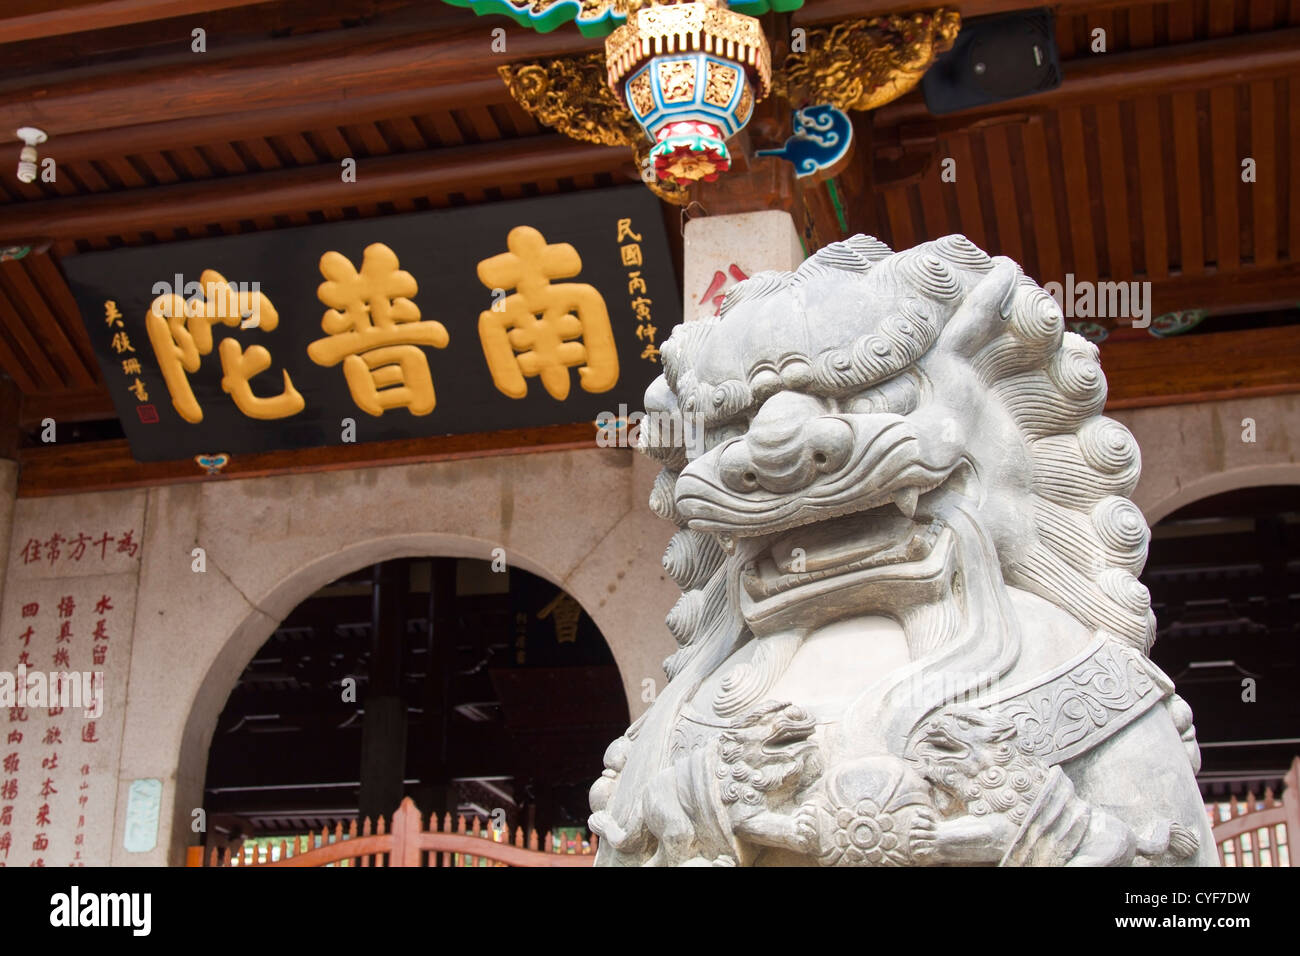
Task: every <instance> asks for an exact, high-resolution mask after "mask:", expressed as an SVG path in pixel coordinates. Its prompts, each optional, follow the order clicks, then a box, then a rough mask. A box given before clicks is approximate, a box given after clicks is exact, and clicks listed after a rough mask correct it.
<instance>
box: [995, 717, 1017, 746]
mask: <svg viewBox="0 0 1300 956" xmlns="http://www.w3.org/2000/svg"><path fill="white" fill-rule="evenodd" d="M1015 735H1016V725H1015V724H1013V723H1011V722H1010V721H1007V722H1006V723H1003V724H1001V725H1000V726H999V727H998V728H997V729H996V730H995V731H994V732H993V737H992V740H993V742H994V743H999V744H1000V743H1002V742H1003V741H1004V740H1010V739H1011V738H1012V737H1014V736H1015Z"/></svg>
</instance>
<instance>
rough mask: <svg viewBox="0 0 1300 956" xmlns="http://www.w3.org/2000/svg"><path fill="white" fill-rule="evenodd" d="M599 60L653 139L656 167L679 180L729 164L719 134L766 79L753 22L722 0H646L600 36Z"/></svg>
mask: <svg viewBox="0 0 1300 956" xmlns="http://www.w3.org/2000/svg"><path fill="white" fill-rule="evenodd" d="M634 2H635V0H634ZM605 65H606V69H607V71H608V73H609V86H610V89H611V90H612V91H613V93H614V95H615V96H617V97H618V98H619V100H620V102H622V103H623V105H625V106H626V107H627V108H628V110H629V111H631V113H632V115H633V116H634V117H635V118H636V120H637V122H638V123H640V124H641V126H642V127H643V128H644V129H645V131H646V134H647V135H648V136H649V137H650V140H651V141H652V142H653V143H654V146H653V147H652V148H651V150H650V156H651V157H652V159H653V161H654V166H655V171H656V174H657V175H658V176H659V177H660V178H661V179H666V180H669V181H671V182H675V183H677V184H679V185H686V184H688V183H692V182H699V181H703V182H712V181H713V180H715V179H717V178H718V174H719V173H722V172H725V171H726V170H727V169H728V168H730V166H731V153H730V152H729V151H728V149H727V143H726V141H727V140H728V139H730V138H731V137H732V136H735V135H736V134H737V133H738V132H740V131H741V130H742V129H743V128H744V126H745V124H746V123H748V122H749V118H750V116H751V115H752V114H753V112H754V103H755V102H756V101H758V100H761V99H762V98H763V97H765V96H767V94H768V92H769V91H770V90H771V87H772V62H771V51H770V50H769V49H768V45H767V39H766V37H764V36H763V29H762V26H761V24H760V23H759V21H758V20H756V19H755V18H753V17H749V16H745V15H744V14H741V13H736V12H734V11H732V10H728V9H727V6H726V4H725V3H724V2H723V0H649V2H648V3H647V4H646V5H643V6H641V7H639V8H638V9H634V10H631V11H630V12H629V13H628V17H627V22H626V23H625V24H624V25H623V26H621V27H619V28H618V29H616V30H615V31H614V32H613V33H611V34H610V35H609V37H607V38H606V40H605Z"/></svg>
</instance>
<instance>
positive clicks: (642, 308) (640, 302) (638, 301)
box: [632, 296, 654, 322]
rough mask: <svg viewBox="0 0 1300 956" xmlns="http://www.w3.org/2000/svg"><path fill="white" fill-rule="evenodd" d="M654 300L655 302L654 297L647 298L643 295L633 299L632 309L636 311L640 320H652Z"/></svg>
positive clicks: (637, 318)
mask: <svg viewBox="0 0 1300 956" xmlns="http://www.w3.org/2000/svg"><path fill="white" fill-rule="evenodd" d="M652 302H654V300H653V299H646V298H642V297H641V296H637V297H636V298H635V299H633V300H632V311H633V312H635V313H636V320H637V321H638V322H649V321H650V305H651V303H652Z"/></svg>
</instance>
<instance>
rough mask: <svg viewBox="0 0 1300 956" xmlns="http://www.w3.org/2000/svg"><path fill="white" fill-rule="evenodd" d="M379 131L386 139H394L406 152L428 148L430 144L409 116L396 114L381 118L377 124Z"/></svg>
mask: <svg viewBox="0 0 1300 956" xmlns="http://www.w3.org/2000/svg"><path fill="white" fill-rule="evenodd" d="M376 125H377V126H378V127H379V133H380V135H382V136H383V137H384V138H385V139H386V140H390V141H391V140H396V141H397V142H398V143H400V144H401V147H402V149H403V150H405V151H406V152H408V153H409V152H414V151H416V150H421V149H429V148H430V146H431V145H432V144H430V143H426V142H425V140H424V137H423V136H421V135H420V131H419V130H418V129H416V127H415V124H414V123H412V122H411V120H410V118H409V117H406V116H397V117H394V118H393V119H387V120H382V121H381V122H379V123H378V124H376Z"/></svg>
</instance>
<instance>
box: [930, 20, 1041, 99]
mask: <svg viewBox="0 0 1300 956" xmlns="http://www.w3.org/2000/svg"><path fill="white" fill-rule="evenodd" d="M1060 85H1061V60H1060V56H1059V55H1058V53H1057V50H1056V33H1055V24H1054V22H1053V17H1052V11H1051V10H1049V9H1047V8H1046V7H1044V8H1042V9H1038V10H1018V11H1016V12H1014V13H999V14H996V15H994V16H989V17H974V18H972V19H970V20H963V21H962V25H961V32H960V33H958V34H957V41H956V42H955V43H954V44H953V46H952V49H951V50H949V51H948V52H947V53H945V54H943V56H941V57H939V58H938V59H937V60H935V62H934V65H933V66H931V67H930V69H929V70H928V71H927V72H926V74H925V76H924V77H922V79H921V90H922V92H923V93H924V95H925V105H926V107H927V108H928V109H929V110H930V112H931V113H936V114H943V113H955V112H957V111H958V110H968V109H970V108H971V107H973V106H983V105H984V104H985V103H997V102H999V101H1001V100H1013V99H1015V98H1016V97H1018V96H1029V95H1030V94H1031V93H1042V92H1044V91H1045V90H1054V89H1056V88H1057V87H1058V86H1060Z"/></svg>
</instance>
